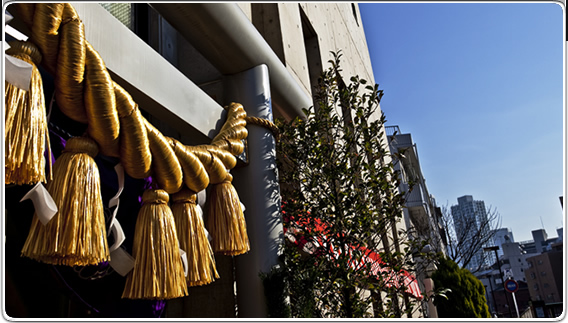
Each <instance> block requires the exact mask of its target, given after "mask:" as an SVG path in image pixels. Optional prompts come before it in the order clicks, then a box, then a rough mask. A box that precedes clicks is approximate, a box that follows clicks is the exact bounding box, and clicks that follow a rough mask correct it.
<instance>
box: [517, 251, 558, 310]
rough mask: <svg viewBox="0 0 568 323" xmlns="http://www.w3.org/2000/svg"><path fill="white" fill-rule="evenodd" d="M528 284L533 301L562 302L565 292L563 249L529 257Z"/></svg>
mask: <svg viewBox="0 0 568 323" xmlns="http://www.w3.org/2000/svg"><path fill="white" fill-rule="evenodd" d="M527 261H528V264H529V269H527V270H526V273H525V275H526V278H527V285H528V287H529V291H530V294H531V299H532V300H533V301H544V302H545V303H557V302H562V297H563V293H564V290H563V288H564V284H563V282H562V280H563V273H562V263H563V252H562V251H549V252H545V253H543V254H541V255H538V256H534V257H530V258H528V259H527Z"/></svg>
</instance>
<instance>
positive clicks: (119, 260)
mask: <svg viewBox="0 0 568 323" xmlns="http://www.w3.org/2000/svg"><path fill="white" fill-rule="evenodd" d="M110 259H111V260H110V261H109V265H110V266H111V267H112V269H114V271H116V272H117V273H119V274H120V275H121V276H123V277H124V276H126V275H127V274H128V273H129V272H130V271H131V270H132V268H134V258H133V257H132V256H131V255H130V254H129V253H128V252H126V250H124V249H122V248H117V249H115V250H114V251H111V253H110Z"/></svg>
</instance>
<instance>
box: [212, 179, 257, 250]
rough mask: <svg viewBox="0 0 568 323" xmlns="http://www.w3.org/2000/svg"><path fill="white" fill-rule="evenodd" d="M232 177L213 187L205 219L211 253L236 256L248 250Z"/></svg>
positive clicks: (245, 229)
mask: <svg viewBox="0 0 568 323" xmlns="http://www.w3.org/2000/svg"><path fill="white" fill-rule="evenodd" d="M232 181H233V176H231V174H227V177H226V178H225V180H224V181H223V182H221V183H218V184H215V185H213V187H212V188H211V193H210V195H211V197H210V198H209V208H208V217H207V229H208V230H209V232H210V233H211V236H212V237H213V251H214V252H216V253H221V254H224V255H230V256H238V255H241V254H244V253H246V252H248V251H249V250H250V244H249V239H248V235H247V228H246V223H245V217H244V214H243V209H242V206H241V202H240V200H239V196H238V194H237V190H235V188H234V187H233V184H232V183H231V182H232Z"/></svg>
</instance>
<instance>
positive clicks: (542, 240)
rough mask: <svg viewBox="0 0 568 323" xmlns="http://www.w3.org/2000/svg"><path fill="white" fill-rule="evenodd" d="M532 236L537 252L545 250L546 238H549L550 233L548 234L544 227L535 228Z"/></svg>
mask: <svg viewBox="0 0 568 323" xmlns="http://www.w3.org/2000/svg"><path fill="white" fill-rule="evenodd" d="M532 236H533V240H534V243H535V247H536V251H537V253H541V252H543V251H544V250H545V249H546V240H547V239H548V234H546V230H544V229H538V230H533V231H532Z"/></svg>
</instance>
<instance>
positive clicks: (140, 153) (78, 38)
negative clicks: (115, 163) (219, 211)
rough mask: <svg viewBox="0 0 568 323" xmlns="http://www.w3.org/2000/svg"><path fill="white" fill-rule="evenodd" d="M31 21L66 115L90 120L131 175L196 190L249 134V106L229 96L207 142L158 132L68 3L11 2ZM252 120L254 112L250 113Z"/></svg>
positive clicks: (218, 172)
mask: <svg viewBox="0 0 568 323" xmlns="http://www.w3.org/2000/svg"><path fill="white" fill-rule="evenodd" d="M11 6H14V8H15V9H16V13H17V15H18V16H19V18H20V19H22V21H23V22H24V23H25V24H26V25H27V26H28V27H29V28H30V30H31V31H32V34H31V36H30V39H29V41H31V42H33V43H35V44H36V45H37V47H38V48H39V49H40V51H41V53H42V55H43V61H42V65H43V66H44V67H45V68H46V70H47V71H48V72H50V73H51V74H53V75H54V76H55V82H54V83H55V99H56V102H57V104H58V106H59V107H60V109H61V111H62V112H63V113H64V114H65V115H66V116H68V117H69V118H71V119H73V120H75V121H78V122H82V123H86V124H88V128H87V133H88V135H89V136H90V137H91V138H93V139H94V140H95V141H96V142H97V143H98V145H99V146H100V150H101V153H102V154H104V155H107V156H113V157H119V159H120V161H121V163H122V164H123V166H124V169H125V171H126V173H127V174H128V175H130V176H131V177H133V178H145V177H147V176H149V175H152V178H153V179H154V180H155V181H156V182H157V184H158V186H159V187H160V188H162V189H164V190H165V191H166V192H168V193H170V194H171V193H175V192H177V191H179V190H180V189H181V188H182V186H183V183H185V184H186V186H188V188H190V189H191V190H193V191H200V190H202V189H204V188H206V187H207V185H209V183H212V184H215V183H219V182H222V181H223V180H224V179H225V177H227V174H228V173H227V169H231V168H232V167H234V165H235V164H236V157H235V156H236V155H239V154H241V153H242V152H243V150H244V145H243V143H242V140H243V139H246V138H247V135H248V132H247V130H246V123H247V121H246V112H245V111H244V108H243V107H242V105H240V104H238V103H231V104H230V105H229V106H228V107H225V108H226V109H227V110H228V115H227V120H226V122H225V124H224V125H223V127H222V129H221V131H220V132H219V134H218V135H217V136H216V137H215V138H214V139H213V140H212V142H211V144H210V145H199V146H185V145H183V144H181V143H180V142H178V141H177V140H175V139H173V138H170V137H166V136H164V135H162V133H161V132H160V131H158V130H157V129H156V128H155V127H154V126H153V125H152V124H151V123H150V122H148V121H147V120H146V119H144V118H143V117H142V115H141V114H140V111H139V110H138V104H137V103H136V102H134V100H133V99H132V97H131V96H130V94H129V93H128V92H126V91H125V90H124V89H123V88H122V87H120V85H118V84H117V83H116V82H114V81H113V80H112V78H111V77H110V74H109V72H108V70H107V68H106V66H105V64H104V62H103V60H102V58H101V57H100V55H99V54H98V52H97V51H96V50H95V49H94V48H93V47H92V46H91V44H90V43H89V42H88V41H87V40H86V39H85V33H84V25H83V23H82V21H81V19H80V18H79V16H78V14H77V12H76V11H75V9H74V8H73V6H72V5H71V4H69V3H14V4H12V5H11ZM251 120H252V119H251Z"/></svg>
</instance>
